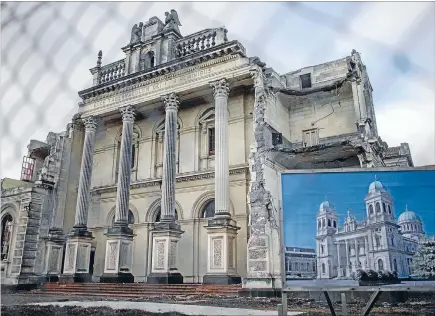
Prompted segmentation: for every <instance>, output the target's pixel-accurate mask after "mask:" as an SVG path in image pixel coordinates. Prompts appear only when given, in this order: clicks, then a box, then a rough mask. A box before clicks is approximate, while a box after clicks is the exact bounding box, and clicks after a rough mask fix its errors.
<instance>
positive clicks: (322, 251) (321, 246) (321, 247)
mask: <svg viewBox="0 0 435 316" xmlns="http://www.w3.org/2000/svg"><path fill="white" fill-rule="evenodd" d="M324 252H325V246H323V245H320V253H321V254H322V255H323V254H324Z"/></svg>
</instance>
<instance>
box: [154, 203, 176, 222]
mask: <svg viewBox="0 0 435 316" xmlns="http://www.w3.org/2000/svg"><path fill="white" fill-rule="evenodd" d="M156 213H157V215H156V218H155V219H154V222H155V223H157V222H160V217H161V215H162V209H161V208H160V206H159V207H158V209H157V212H156ZM175 219H176V220H177V221H178V212H177V210H175Z"/></svg>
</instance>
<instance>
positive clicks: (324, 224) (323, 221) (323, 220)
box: [322, 219, 326, 227]
mask: <svg viewBox="0 0 435 316" xmlns="http://www.w3.org/2000/svg"><path fill="white" fill-rule="evenodd" d="M322 227H326V222H325V219H322Z"/></svg>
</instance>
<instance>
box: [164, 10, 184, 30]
mask: <svg viewBox="0 0 435 316" xmlns="http://www.w3.org/2000/svg"><path fill="white" fill-rule="evenodd" d="M165 16H166V18H165V26H164V28H163V31H164V32H165V31H170V30H174V31H176V32H178V33H180V29H179V28H178V26H181V23H180V20H179V19H178V14H177V11H175V10H174V9H172V10H171V13H169V12H165Z"/></svg>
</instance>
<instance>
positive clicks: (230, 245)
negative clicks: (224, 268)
mask: <svg viewBox="0 0 435 316" xmlns="http://www.w3.org/2000/svg"><path fill="white" fill-rule="evenodd" d="M228 268H235V267H234V238H228Z"/></svg>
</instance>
